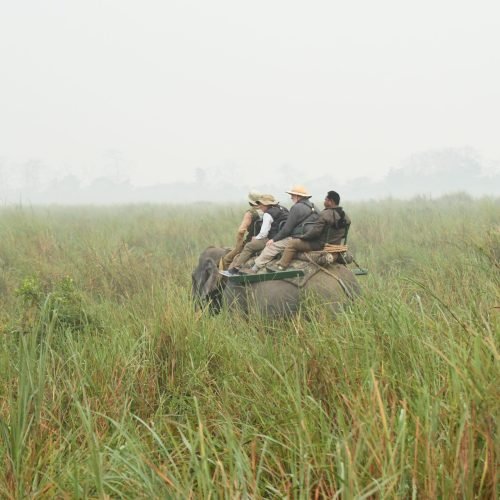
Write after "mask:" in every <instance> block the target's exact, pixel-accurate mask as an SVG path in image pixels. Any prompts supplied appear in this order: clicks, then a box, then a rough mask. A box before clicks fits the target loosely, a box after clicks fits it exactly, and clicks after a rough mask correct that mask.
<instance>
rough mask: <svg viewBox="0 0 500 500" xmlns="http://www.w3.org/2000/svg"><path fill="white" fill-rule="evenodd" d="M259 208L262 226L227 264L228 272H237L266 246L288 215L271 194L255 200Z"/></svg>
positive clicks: (286, 210)
mask: <svg viewBox="0 0 500 500" xmlns="http://www.w3.org/2000/svg"><path fill="white" fill-rule="evenodd" d="M257 203H258V207H259V209H260V210H261V211H262V212H263V214H264V215H263V217H262V226H261V228H260V232H259V234H258V235H257V236H254V237H253V238H252V239H251V241H249V242H248V243H247V244H246V245H245V246H244V248H243V250H242V252H241V253H240V255H238V256H237V257H236V258H235V259H234V261H233V262H232V263H231V265H230V266H229V270H228V271H229V273H231V274H238V273H239V271H240V267H241V266H243V264H245V263H246V262H247V261H248V259H249V258H250V257H252V255H254V254H256V253H258V252H260V251H261V250H263V249H264V248H265V246H266V243H267V241H268V239H269V238H272V237H274V235H275V234H277V233H278V231H279V229H280V226H281V224H282V223H283V222H284V221H286V219H287V217H288V209H286V208H285V207H282V206H281V205H279V201H277V200H276V199H275V198H274V196H273V195H271V194H265V195H262V197H261V198H260V199H259V200H258V201H257Z"/></svg>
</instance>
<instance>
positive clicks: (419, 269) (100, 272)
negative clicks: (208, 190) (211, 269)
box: [0, 195, 500, 498]
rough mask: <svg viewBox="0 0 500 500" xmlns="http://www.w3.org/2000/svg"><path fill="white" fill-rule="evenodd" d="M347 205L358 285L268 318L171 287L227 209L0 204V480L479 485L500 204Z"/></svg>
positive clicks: (370, 494)
mask: <svg viewBox="0 0 500 500" xmlns="http://www.w3.org/2000/svg"><path fill="white" fill-rule="evenodd" d="M200 208H201V209H202V210H200ZM346 208H348V209H349V213H350V215H351V217H352V219H353V221H354V222H353V225H352V229H351V232H350V235H349V239H350V241H349V245H350V248H351V249H353V250H354V253H355V256H356V260H357V261H358V262H359V263H360V264H362V265H363V266H364V267H368V268H369V270H370V274H369V275H368V276H366V277H361V278H360V281H361V283H362V286H363V296H362V298H360V299H359V300H358V301H357V302H356V303H354V304H353V305H352V306H350V307H349V308H348V309H346V311H345V312H343V313H342V314H340V315H339V316H338V317H337V318H335V319H333V318H332V317H330V316H329V315H328V314H327V313H326V311H324V310H323V309H322V308H320V307H317V306H316V305H315V304H308V305H307V306H306V307H307V310H306V311H303V312H302V313H301V314H300V315H299V316H297V317H295V318H293V319H291V320H287V321H285V320H283V321H271V320H266V319H263V318H259V317H254V318H251V319H250V320H248V319H246V318H244V317H241V316H238V315H236V314H233V313H232V312H231V311H223V312H222V314H220V315H219V316H215V317H213V316H208V315H203V314H200V312H199V311H195V310H194V308H193V307H192V304H191V302H190V274H191V271H192V269H193V267H194V266H195V264H196V261H197V257H198V255H199V253H200V252H201V250H203V248H205V247H206V246H208V245H211V244H213V245H230V244H231V243H232V240H233V238H234V231H235V228H236V227H237V224H238V222H239V219H240V217H241V212H242V210H244V207H243V206H242V207H236V206H201V207H189V206H166V205H165V206H154V205H151V206H149V205H144V206H127V207H112V208H95V207H81V208H67V207H49V208H41V207H40V208H38V207H35V208H30V207H13V208H4V209H3V210H2V211H1V212H0V234H2V238H1V239H0V305H1V309H0V429H1V434H0V462H1V464H2V467H0V496H1V497H5V498H25V497H33V498H49V497H62V498H95V497H98V498H103V497H120V498H121V497H124V498H151V497H175V498H187V497H188V498H189V497H191V498H194V497H203V498H205V497H215V498H219V497H222V498H224V497H225V498H244V497H257V498H258V497H262V498H282V497H293V498H309V497H313V498H324V497H327V498H336V497H337V498H377V497H380V498H394V497H400V498H434V497H438V498H455V497H460V498H496V497H498V489H497V469H498V451H499V450H498V431H497V425H498V424H497V422H498V417H499V401H500V398H499V396H500V394H499V389H498V387H500V384H499V381H500V377H499V368H498V366H499V332H500V328H499V325H500V316H499V315H500V268H499V266H500V200H498V199H491V198H484V199H478V200H473V199H470V198H468V197H467V196H466V195H457V196H450V197H443V198H440V199H436V200H432V199H425V198H422V199H414V200H411V201H405V202H403V201H398V200H384V201H379V202H366V203H356V204H352V205H350V206H349V207H346ZM306 317H307V318H308V319H305V318H306Z"/></svg>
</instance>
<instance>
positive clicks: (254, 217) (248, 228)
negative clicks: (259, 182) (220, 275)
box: [222, 191, 263, 269]
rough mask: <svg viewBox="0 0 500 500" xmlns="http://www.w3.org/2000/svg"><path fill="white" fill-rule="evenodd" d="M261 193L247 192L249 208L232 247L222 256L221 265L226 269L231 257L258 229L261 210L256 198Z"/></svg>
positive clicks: (238, 251)
mask: <svg viewBox="0 0 500 500" xmlns="http://www.w3.org/2000/svg"><path fill="white" fill-rule="evenodd" d="M262 196H263V194H262V193H258V192H257V191H250V192H249V193H248V204H249V205H250V208H249V209H248V210H247V211H246V212H245V213H244V214H243V219H242V220H241V223H240V227H239V228H238V232H237V233H236V244H235V246H234V248H233V249H232V250H231V251H230V252H229V253H227V254H226V255H224V257H223V258H222V266H223V267H224V269H227V268H228V266H229V265H230V264H231V262H232V261H233V259H234V258H235V257H236V256H237V255H238V254H239V253H240V252H241V251H242V249H243V247H244V246H245V244H246V243H248V242H249V241H251V239H252V237H253V236H255V235H256V234H257V233H258V231H259V229H258V223H259V221H260V220H261V216H262V212H261V211H260V210H259V204H258V200H259V198H262ZM245 235H246V237H245Z"/></svg>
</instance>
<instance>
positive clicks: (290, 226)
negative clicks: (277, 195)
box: [273, 203, 310, 241]
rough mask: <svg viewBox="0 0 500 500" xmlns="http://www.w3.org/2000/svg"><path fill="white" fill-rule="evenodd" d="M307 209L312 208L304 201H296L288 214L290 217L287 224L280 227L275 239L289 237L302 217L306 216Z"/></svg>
mask: <svg viewBox="0 0 500 500" xmlns="http://www.w3.org/2000/svg"><path fill="white" fill-rule="evenodd" d="M306 210H310V208H309V207H306V206H305V205H303V204H302V203H296V204H295V205H294V206H293V207H292V208H291V209H290V213H289V214H288V219H287V220H286V222H285V225H284V226H283V227H282V228H281V229H280V231H279V232H278V234H276V235H275V236H274V238H273V240H274V241H279V240H283V239H285V238H287V237H288V236H290V235H291V234H292V231H293V230H294V229H295V226H297V225H298V224H299V223H300V222H301V220H302V219H305V217H306Z"/></svg>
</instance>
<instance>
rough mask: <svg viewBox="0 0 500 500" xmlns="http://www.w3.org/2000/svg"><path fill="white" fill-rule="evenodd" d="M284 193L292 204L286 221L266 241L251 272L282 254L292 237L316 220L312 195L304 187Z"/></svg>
mask: <svg viewBox="0 0 500 500" xmlns="http://www.w3.org/2000/svg"><path fill="white" fill-rule="evenodd" d="M285 192H286V193H287V194H289V195H290V198H291V199H292V202H293V206H292V208H291V209H290V214H289V215H288V219H287V220H286V222H285V225H284V226H283V227H282V228H281V229H280V230H279V231H278V233H277V234H276V235H275V236H273V237H272V238H270V239H269V240H268V242H267V243H266V248H264V250H263V251H262V253H261V254H260V255H259V256H258V257H257V258H256V259H255V264H254V266H253V267H252V269H251V272H257V271H259V270H260V269H262V268H263V267H264V266H265V265H266V264H267V263H268V262H271V260H273V258H274V257H275V256H276V255H278V254H279V253H281V252H283V250H284V249H285V248H286V245H287V243H288V241H290V239H291V238H292V237H295V238H296V237H298V236H300V235H302V234H304V232H305V230H304V228H305V227H306V225H307V224H309V223H311V222H314V221H316V220H317V218H318V214H317V212H316V209H315V207H314V204H313V203H312V202H311V201H310V199H309V198H311V196H312V195H311V194H310V193H309V192H308V191H307V189H306V188H305V187H304V186H301V185H295V186H293V187H292V189H290V191H285Z"/></svg>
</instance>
